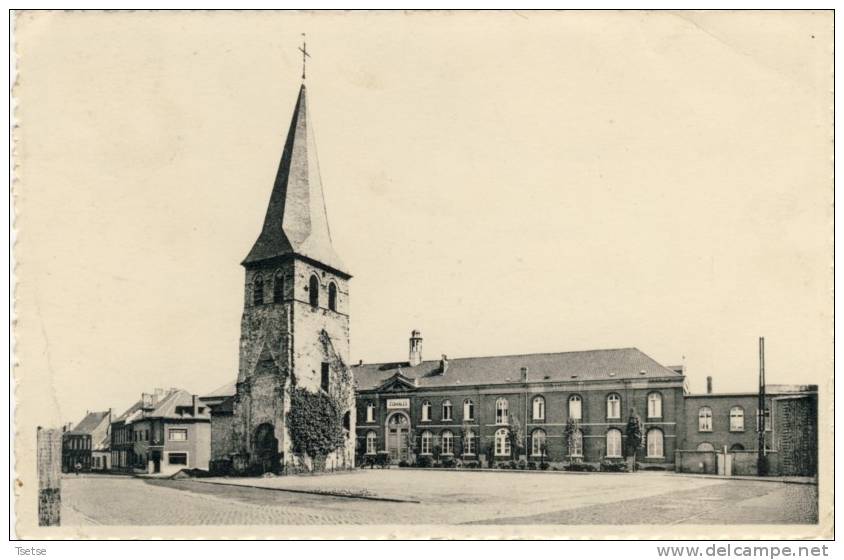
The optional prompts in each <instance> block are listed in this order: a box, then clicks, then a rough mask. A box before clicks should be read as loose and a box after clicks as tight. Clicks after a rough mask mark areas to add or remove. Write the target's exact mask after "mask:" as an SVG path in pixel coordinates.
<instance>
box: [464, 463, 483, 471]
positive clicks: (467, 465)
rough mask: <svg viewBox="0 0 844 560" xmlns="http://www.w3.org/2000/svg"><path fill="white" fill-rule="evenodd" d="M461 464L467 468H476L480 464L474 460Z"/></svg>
mask: <svg viewBox="0 0 844 560" xmlns="http://www.w3.org/2000/svg"><path fill="white" fill-rule="evenodd" d="M463 466H464V467H466V468H467V469H477V468H478V467H479V466H480V465H479V464H478V463H476V462H474V461H468V462H466V463H463Z"/></svg>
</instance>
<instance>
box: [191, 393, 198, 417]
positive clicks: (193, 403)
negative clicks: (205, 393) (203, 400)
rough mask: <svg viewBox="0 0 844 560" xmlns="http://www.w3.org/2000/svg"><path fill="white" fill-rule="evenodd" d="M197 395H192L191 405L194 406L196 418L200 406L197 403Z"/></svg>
mask: <svg viewBox="0 0 844 560" xmlns="http://www.w3.org/2000/svg"><path fill="white" fill-rule="evenodd" d="M196 399H197V396H196V395H192V396H191V405H192V406H193V417H194V418H196V417H197V416H198V415H199V406H197V403H196Z"/></svg>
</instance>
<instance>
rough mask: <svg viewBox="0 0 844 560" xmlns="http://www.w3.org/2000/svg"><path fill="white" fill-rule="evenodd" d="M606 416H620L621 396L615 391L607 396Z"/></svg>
mask: <svg viewBox="0 0 844 560" xmlns="http://www.w3.org/2000/svg"><path fill="white" fill-rule="evenodd" d="M607 418H621V397H620V396H618V395H617V394H615V393H613V394H611V395H609V396H608V397H607Z"/></svg>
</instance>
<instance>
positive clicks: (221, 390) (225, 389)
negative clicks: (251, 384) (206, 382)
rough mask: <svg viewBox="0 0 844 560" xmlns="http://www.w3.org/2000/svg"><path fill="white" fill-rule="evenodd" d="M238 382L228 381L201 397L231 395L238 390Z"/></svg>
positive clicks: (209, 397)
mask: <svg viewBox="0 0 844 560" xmlns="http://www.w3.org/2000/svg"><path fill="white" fill-rule="evenodd" d="M236 384H237V381H232V382H230V383H226V384H225V385H222V386H220V387H217V388H216V389H214V390H213V391H211V392H210V393H208V394H207V395H202V397H200V398H202V399H211V398H214V397H230V396H232V395H234V394H235V393H236V392H237V389H236V387H235V385H236Z"/></svg>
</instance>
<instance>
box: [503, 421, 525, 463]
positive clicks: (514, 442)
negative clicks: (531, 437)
mask: <svg viewBox="0 0 844 560" xmlns="http://www.w3.org/2000/svg"><path fill="white" fill-rule="evenodd" d="M507 437H508V439H509V440H510V458H511V459H515V458H516V457H518V456H519V454H520V453H519V451H521V449H522V447H523V446H524V432H523V431H522V424H521V423H520V422H519V419H518V418H516V416H515V415H512V416H510V423H509V424H508V425H507Z"/></svg>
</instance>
